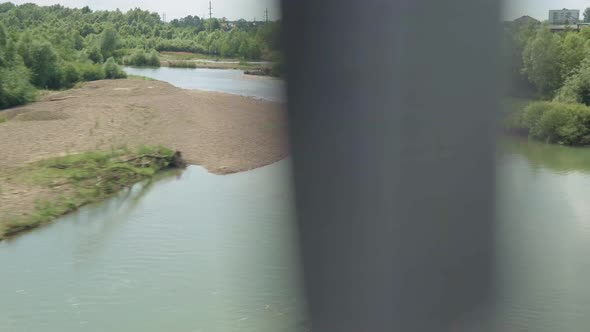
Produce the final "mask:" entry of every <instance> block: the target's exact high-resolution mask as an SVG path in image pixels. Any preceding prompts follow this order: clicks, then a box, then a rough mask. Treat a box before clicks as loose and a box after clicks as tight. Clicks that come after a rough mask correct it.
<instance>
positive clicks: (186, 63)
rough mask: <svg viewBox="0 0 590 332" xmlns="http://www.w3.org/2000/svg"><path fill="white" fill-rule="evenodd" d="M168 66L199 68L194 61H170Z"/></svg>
mask: <svg viewBox="0 0 590 332" xmlns="http://www.w3.org/2000/svg"><path fill="white" fill-rule="evenodd" d="M168 66H169V67H171V68H197V63H196V62H193V61H169V62H168Z"/></svg>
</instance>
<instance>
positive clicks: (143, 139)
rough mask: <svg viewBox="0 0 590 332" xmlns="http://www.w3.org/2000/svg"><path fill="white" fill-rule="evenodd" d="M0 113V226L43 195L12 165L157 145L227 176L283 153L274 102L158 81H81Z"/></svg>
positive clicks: (283, 125) (283, 124) (279, 112)
mask: <svg viewBox="0 0 590 332" xmlns="http://www.w3.org/2000/svg"><path fill="white" fill-rule="evenodd" d="M0 114H2V116H4V117H6V118H7V119H8V121H7V122H5V123H1V124H0V223H1V222H2V220H3V219H4V220H7V218H11V217H13V216H15V215H20V214H26V213H28V212H29V211H31V209H33V208H34V204H35V202H36V201H37V200H38V199H39V198H40V197H42V196H43V192H44V189H43V188H33V187H30V186H27V185H24V184H23V183H22V182H21V181H17V180H15V177H16V175H17V174H18V168H20V167H23V166H25V165H26V164H27V163H30V162H32V161H36V160H40V159H45V158H49V157H55V156H59V155H63V154H68V153H76V152H83V151H89V150H108V149H111V148H113V147H120V146H128V147H130V148H133V147H136V146H139V145H164V146H166V147H169V148H172V149H176V150H179V151H181V152H182V153H183V156H184V158H185V160H186V161H187V162H188V163H190V164H196V165H202V166H203V167H205V168H207V169H208V170H209V171H210V172H213V173H217V174H227V173H233V172H239V171H245V170H250V169H254V168H257V167H261V166H264V165H268V164H271V163H273V162H276V161H278V160H280V159H282V158H284V157H286V156H287V154H288V144H287V139H286V129H287V121H286V114H285V111H284V109H283V106H282V105H281V104H278V103H271V102H266V101H261V100H256V99H253V98H247V97H241V96H235V95H229V94H222V93H214V92H201V91H190V90H183V89H179V88H176V87H174V86H172V85H170V84H168V83H164V82H160V81H147V80H139V79H127V80H106V81H96V82H88V83H85V84H83V85H82V86H81V87H80V88H77V89H72V90H67V91H63V92H56V93H51V94H49V95H47V96H45V97H44V98H43V99H41V100H40V101H39V102H36V103H33V104H29V105H26V106H22V107H18V108H13V109H10V110H6V111H2V112H1V113H0ZM0 226H1V225H0Z"/></svg>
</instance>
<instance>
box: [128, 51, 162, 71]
mask: <svg viewBox="0 0 590 332" xmlns="http://www.w3.org/2000/svg"><path fill="white" fill-rule="evenodd" d="M123 64H125V65H127V66H149V67H160V55H159V54H158V52H156V51H155V50H152V51H150V52H146V51H145V50H143V49H136V50H135V51H134V52H133V53H132V54H131V55H128V56H126V57H124V58H123Z"/></svg>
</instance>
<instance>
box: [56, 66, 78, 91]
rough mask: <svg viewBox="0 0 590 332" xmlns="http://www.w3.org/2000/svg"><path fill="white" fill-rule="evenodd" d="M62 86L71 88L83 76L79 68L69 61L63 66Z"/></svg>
mask: <svg viewBox="0 0 590 332" xmlns="http://www.w3.org/2000/svg"><path fill="white" fill-rule="evenodd" d="M61 77H62V83H61V86H62V87H66V88H71V87H72V86H74V84H76V83H78V82H79V81H80V79H81V78H82V76H81V75H80V72H79V71H78V69H77V68H76V67H75V66H74V65H73V64H71V63H68V64H66V65H64V66H63V68H62V74H61Z"/></svg>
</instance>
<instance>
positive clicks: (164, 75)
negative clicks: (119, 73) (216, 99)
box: [125, 67, 285, 102]
mask: <svg viewBox="0 0 590 332" xmlns="http://www.w3.org/2000/svg"><path fill="white" fill-rule="evenodd" d="M125 71H126V72H127V73H128V74H130V75H141V76H147V77H150V78H154V79H157V80H160V81H166V82H169V83H172V84H173V85H175V86H177V87H180V88H183V89H198V90H206V91H217V92H226V93H232V94H237V95H242V96H248V97H255V98H260V99H265V100H270V101H279V102H282V101H284V100H285V84H284V82H283V81H282V80H280V79H276V78H271V77H263V76H251V75H244V72H243V71H241V70H233V69H223V70H220V69H207V68H196V69H187V68H170V67H160V68H136V67H125Z"/></svg>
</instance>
